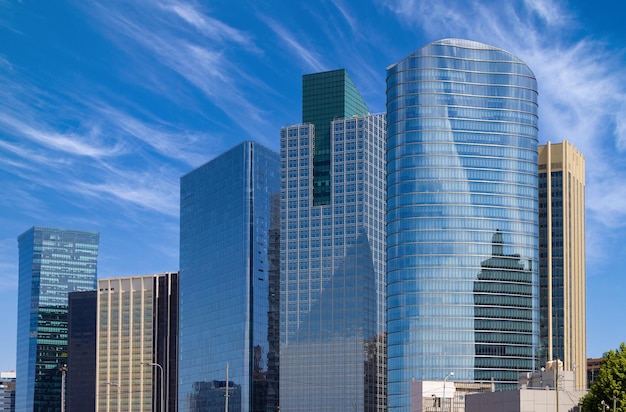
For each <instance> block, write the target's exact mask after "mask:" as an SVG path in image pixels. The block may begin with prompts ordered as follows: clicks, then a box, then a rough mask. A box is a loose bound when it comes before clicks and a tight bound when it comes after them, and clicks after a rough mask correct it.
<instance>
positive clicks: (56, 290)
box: [16, 227, 100, 411]
mask: <svg viewBox="0 0 626 412" xmlns="http://www.w3.org/2000/svg"><path fill="white" fill-rule="evenodd" d="M99 237H100V235H99V234H98V233H96V232H85V231H79V230H72V229H52V228H45V227H33V228H31V229H29V230H27V231H26V232H24V233H23V234H22V235H20V236H19V237H18V245H19V290H18V315H17V316H18V320H17V329H18V330H17V335H18V337H17V371H16V372H17V381H18V382H19V384H18V385H17V392H16V409H17V410H24V411H25V410H57V408H58V407H59V405H60V404H61V372H60V371H59V367H60V366H63V365H64V364H67V336H68V335H67V333H68V293H70V292H76V291H85V290H95V289H96V277H97V260H98V241H99Z"/></svg>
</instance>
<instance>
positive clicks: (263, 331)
mask: <svg viewBox="0 0 626 412" xmlns="http://www.w3.org/2000/svg"><path fill="white" fill-rule="evenodd" d="M278 192H279V158H278V154H277V153H274V152H272V151H270V150H268V149H265V148H264V147H262V146H260V145H258V144H255V143H251V142H245V143H242V144H240V145H238V146H236V147H235V148H233V149H231V150H230V151H228V152H226V153H224V154H223V155H221V156H219V157H217V158H216V159H214V160H212V161H211V162H209V163H207V164H206V165H204V166H201V167H200V168H198V169H196V170H194V171H192V172H191V173H189V174H187V175H185V176H183V177H182V179H181V208H180V209H181V222H180V224H181V227H180V325H179V327H180V337H179V397H178V399H179V410H180V411H223V410H224V408H225V393H226V390H228V393H229V397H228V401H229V409H230V410H231V411H253V410H255V411H256V410H276V407H277V405H278V389H277V385H278V356H277V355H278V344H279V342H278V316H279V314H278V297H279V287H278V281H279V279H278V257H279V255H278V254H279V249H278V242H279V240H280V239H279V235H278V233H279V210H278V206H279V203H278V202H279V197H278V196H279V193H278ZM227 365H228V379H227V378H226V369H227Z"/></svg>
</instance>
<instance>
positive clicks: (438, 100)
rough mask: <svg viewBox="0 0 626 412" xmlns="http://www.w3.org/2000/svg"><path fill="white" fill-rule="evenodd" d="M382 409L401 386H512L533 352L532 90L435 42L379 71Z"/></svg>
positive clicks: (511, 74)
mask: <svg viewBox="0 0 626 412" xmlns="http://www.w3.org/2000/svg"><path fill="white" fill-rule="evenodd" d="M387 116H388V117H387V122H388V140H387V162H388V163H387V202H388V203H387V231H388V233H387V247H388V249H387V280H388V288H387V303H388V313H387V315H388V324H387V326H388V357H389V361H388V367H389V374H388V376H389V395H388V396H389V409H390V410H392V411H400V410H402V411H408V410H409V409H410V405H411V396H410V382H411V380H413V379H414V380H444V377H445V376H446V375H448V374H449V373H450V372H454V376H453V377H452V378H453V379H454V380H460V381H471V382H474V381H484V380H487V379H488V380H490V378H491V377H493V379H494V380H495V382H496V384H497V386H498V387H499V388H504V387H515V386H516V384H517V372H518V371H531V370H533V368H534V367H535V360H536V356H537V354H536V350H537V344H538V267H537V264H538V218H537V215H538V209H537V208H538V206H537V84H536V80H535V78H534V75H533V73H532V71H531V70H530V69H529V68H528V66H526V65H525V64H524V63H523V62H522V61H521V60H520V59H518V58H517V57H515V56H513V55H511V54H510V53H508V52H506V51H504V50H501V49H498V48H495V47H492V46H488V45H485V44H481V43H477V42H473V41H468V40H460V39H445V40H440V41H436V42H434V43H431V44H429V45H427V46H425V47H423V48H422V49H419V50H417V51H416V52H414V53H413V54H411V55H409V56H408V57H406V58H405V59H404V60H402V61H400V62H399V63H397V64H394V65H392V66H390V67H389V68H388V69H387Z"/></svg>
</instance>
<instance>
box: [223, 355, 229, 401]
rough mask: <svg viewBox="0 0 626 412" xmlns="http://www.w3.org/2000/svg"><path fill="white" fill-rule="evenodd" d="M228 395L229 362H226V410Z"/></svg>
mask: <svg viewBox="0 0 626 412" xmlns="http://www.w3.org/2000/svg"><path fill="white" fill-rule="evenodd" d="M228 396H229V395H228V362H226V393H225V394H224V397H225V398H226V402H225V404H224V412H228Z"/></svg>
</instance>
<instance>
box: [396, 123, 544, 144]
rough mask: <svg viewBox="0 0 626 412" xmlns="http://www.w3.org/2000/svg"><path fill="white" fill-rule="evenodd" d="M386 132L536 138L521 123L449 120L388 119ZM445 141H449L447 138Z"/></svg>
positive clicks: (531, 131) (535, 132) (532, 127)
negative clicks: (476, 133) (489, 134)
mask: <svg viewBox="0 0 626 412" xmlns="http://www.w3.org/2000/svg"><path fill="white" fill-rule="evenodd" d="M387 130H388V133H389V136H395V135H396V134H399V133H405V132H414V131H420V130H437V131H441V130H449V131H458V130H468V131H471V132H485V133H505V134H512V135H517V136H521V137H530V138H534V137H536V136H537V127H536V126H534V125H531V126H528V125H525V124H521V123H510V122H494V121H478V120H472V119H449V118H415V119H406V120H405V119H398V121H396V122H391V119H390V122H389V126H388V129H387ZM447 140H451V139H450V138H448V139H447Z"/></svg>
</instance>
